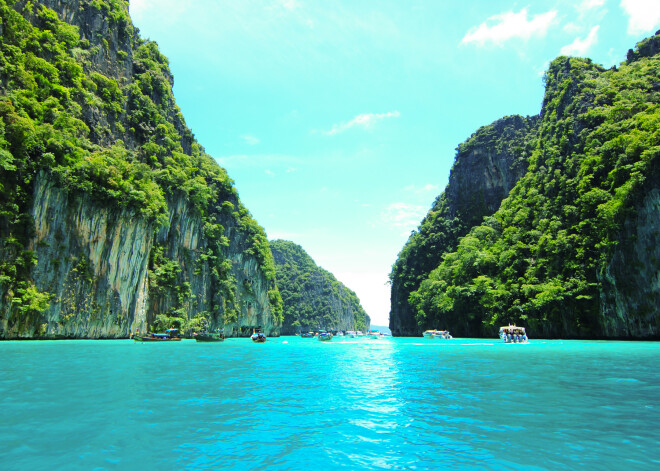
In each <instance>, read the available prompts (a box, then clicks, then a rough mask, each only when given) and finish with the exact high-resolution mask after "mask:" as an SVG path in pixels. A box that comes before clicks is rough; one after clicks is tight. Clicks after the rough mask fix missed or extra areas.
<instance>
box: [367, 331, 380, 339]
mask: <svg viewBox="0 0 660 471" xmlns="http://www.w3.org/2000/svg"><path fill="white" fill-rule="evenodd" d="M367 338H368V339H379V338H380V331H379V330H370V331H368V332H367Z"/></svg>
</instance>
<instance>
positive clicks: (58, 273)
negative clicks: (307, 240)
mask: <svg viewBox="0 0 660 471" xmlns="http://www.w3.org/2000/svg"><path fill="white" fill-rule="evenodd" d="M0 8H2V9H3V10H2V11H3V16H5V17H6V18H3V21H2V22H0V24H2V29H1V30H0V34H1V35H3V37H2V40H3V43H0V45H2V46H3V47H4V45H5V43H6V44H7V46H8V47H10V48H13V49H11V50H12V51H21V48H23V49H25V48H26V47H27V46H26V44H28V43H29V44H30V46H29V47H30V48H32V49H30V50H29V51H28V52H26V54H27V55H26V56H20V58H21V61H23V62H18V66H17V67H16V70H14V69H13V68H12V69H11V70H8V69H4V70H3V69H2V67H0V152H2V154H1V155H0V157H2V161H0V163H2V167H0V170H2V172H3V173H2V174H0V193H3V197H6V196H7V195H11V198H13V199H11V201H9V199H8V201H7V202H4V201H3V202H1V203H0V246H2V247H4V249H3V251H2V252H1V253H0V338H126V337H128V336H129V335H130V333H131V332H134V331H135V330H137V329H139V330H140V331H145V330H147V329H148V328H154V327H156V328H164V327H167V326H169V325H174V326H178V327H180V328H182V329H184V330H187V331H190V330H192V329H197V328H209V329H213V330H215V329H224V331H225V334H226V335H228V336H231V335H235V336H237V335H246V334H247V333H251V329H252V328H253V327H256V326H260V327H262V328H263V329H264V331H265V333H266V334H267V335H269V336H276V335H279V333H280V326H281V321H282V317H281V298H280V295H279V291H278V289H277V285H276V283H275V268H274V263H273V260H272V254H271V253H270V249H269V248H268V242H267V239H266V237H265V233H264V231H263V229H262V228H261V227H260V226H258V224H257V223H256V221H254V220H253V219H252V218H251V216H250V214H249V212H248V211H247V209H245V208H244V207H243V206H242V205H241V203H240V201H239V199H238V194H237V192H236V190H235V189H234V188H233V186H232V182H231V180H230V179H229V177H228V176H227V175H226V172H225V171H224V170H223V169H221V168H220V167H219V166H218V165H217V163H216V162H215V161H214V160H213V159H212V158H211V157H210V156H208V155H207V154H205V152H204V150H203V148H202V147H201V146H200V145H199V144H198V143H197V142H196V141H195V140H194V138H193V135H192V132H191V131H190V129H188V128H187V127H186V125H185V121H184V119H183V116H182V115H181V112H180V110H179V108H178V107H177V106H176V103H175V102H174V97H173V95H172V84H173V77H172V74H171V73H170V70H169V66H168V62H167V58H165V57H164V56H163V55H162V54H161V53H160V52H159V51H158V48H157V46H156V44H155V43H152V42H150V41H146V40H143V39H141V38H140V37H139V35H138V32H137V30H136V28H134V27H133V25H132V24H131V21H130V17H129V15H128V4H127V2H123V1H115V0H95V1H89V0H40V1H32V2H27V1H22V0H19V1H17V2H9V3H6V2H4V1H2V2H0ZM17 15H18V16H17ZM26 20H27V21H26ZM62 22H66V23H68V25H67V24H64V23H62ZM69 25H71V26H69ZM46 30H47V31H48V32H47V34H44V35H43V37H42V40H41V42H42V43H43V44H37V43H36V42H32V43H30V41H32V40H33V38H35V37H41V36H40V35H41V34H42V32H43V31H46ZM49 41H50V42H49ZM13 42H15V43H16V44H13ZM20 54H23V52H20ZM0 59H2V60H5V58H4V57H3V58H0ZM51 60H52V61H53V63H54V64H55V66H53V65H49V64H48V62H49V61H51ZM35 64H37V65H35ZM35 67H37V69H38V68H39V67H41V68H42V69H38V71H37V72H35V70H37V69H35ZM43 70H47V71H48V72H47V73H45V75H47V78H44V77H43V76H42V75H39V77H40V79H39V80H38V81H36V80H34V79H33V78H32V77H33V74H34V73H39V74H41V73H44V72H43ZM12 74H17V75H16V77H14V76H13V75H12ZM19 77H20V79H19ZM25 84H29V86H30V88H29V90H23V89H21V87H27V85H25ZM40 87H41V88H40ZM14 89H18V90H20V91H21V93H25V95H26V96H29V97H30V99H31V100H33V101H32V102H30V106H31V107H32V108H30V109H28V110H26V109H24V108H23V106H24V102H20V101H19V100H15V99H13V98H11V96H10V94H9V93H8V92H10V91H14ZM43 100H49V103H48V104H47V105H45V104H42V103H41V101H43ZM42 106H44V109H46V110H47V112H46V114H48V113H50V114H49V115H48V116H47V117H46V118H44V117H43V115H41V114H39V113H38V112H37V113H34V112H33V110H34V109H40V107H42ZM51 110H52V111H51ZM63 110H66V113H64V112H63ZM58 116H59V118H58ZM49 119H50V120H55V119H59V120H60V121H58V122H57V123H56V125H55V126H53V124H52V123H51V122H50V121H48V120H49ZM67 120H68V121H67ZM5 125H6V126H5ZM35 129H37V130H38V132H37V131H35ZM5 131H6V132H7V133H6V136H7V137H6V138H5ZM57 133H59V134H57ZM40 139H41V140H40ZM12 153H13V154H12ZM20 172H23V173H22V174H21V173H20ZM16 195H17V196H16ZM10 213H14V214H13V216H12V217H8V215H9V214H10Z"/></svg>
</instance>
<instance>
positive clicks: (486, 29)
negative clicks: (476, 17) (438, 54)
mask: <svg viewBox="0 0 660 471" xmlns="http://www.w3.org/2000/svg"><path fill="white" fill-rule="evenodd" d="M556 17H557V12H556V11H554V10H551V11H548V12H546V13H541V14H538V15H534V16H533V17H531V18H529V19H528V18H527V9H526V8H523V9H522V10H521V11H520V13H514V12H513V11H509V12H506V13H501V14H499V15H494V16H491V17H490V18H488V19H487V20H486V21H485V22H483V23H481V24H480V25H479V26H476V27H474V28H471V29H470V30H469V31H468V32H467V34H466V35H465V37H463V39H462V40H461V43H466V44H467V43H477V44H479V45H483V44H485V43H488V42H492V43H495V44H502V43H504V42H506V41H508V40H510V39H515V38H519V39H525V40H527V39H529V38H531V37H532V36H539V37H543V36H545V33H546V32H547V31H548V28H550V26H551V25H552V23H553V22H554V20H555V18H556Z"/></svg>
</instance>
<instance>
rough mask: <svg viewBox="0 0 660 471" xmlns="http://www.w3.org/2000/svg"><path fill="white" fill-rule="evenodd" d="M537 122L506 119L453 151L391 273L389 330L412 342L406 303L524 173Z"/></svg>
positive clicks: (414, 325) (415, 329) (413, 323)
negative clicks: (437, 191) (442, 181)
mask: <svg viewBox="0 0 660 471" xmlns="http://www.w3.org/2000/svg"><path fill="white" fill-rule="evenodd" d="M538 122H539V118H538V117H527V118H525V117H522V116H508V117H505V118H502V119H500V120H498V121H495V122H494V123H492V124H491V125H489V126H484V127H482V128H480V129H479V130H478V131H477V132H476V133H474V134H473V135H472V136H471V137H470V138H469V139H468V140H467V141H465V142H464V143H463V144H461V145H459V147H458V152H457V155H456V160H455V163H454V165H453V167H452V169H451V172H450V175H449V183H448V184H447V187H446V189H445V191H444V193H443V194H442V195H440V196H439V197H438V199H437V200H436V201H435V203H434V204H433V207H432V208H431V210H430V211H429V213H428V214H427V216H426V217H425V218H424V220H423V221H422V223H421V224H420V226H419V227H418V229H417V231H416V232H414V233H413V234H412V235H411V236H410V238H409V239H408V242H407V243H406V245H405V247H404V248H403V250H402V251H401V252H400V253H399V256H398V258H397V261H396V262H395V264H394V266H393V267H392V273H391V274H390V280H391V286H392V288H391V298H390V300H391V310H390V324H389V327H390V330H391V331H392V334H393V335H396V336H418V335H420V334H421V332H423V331H424V330H425V329H426V328H445V327H443V326H424V325H419V324H418V322H417V320H416V319H415V315H414V313H413V310H412V308H411V307H410V305H409V302H408V298H409V296H410V293H412V292H413V291H415V290H416V289H417V288H418V287H419V284H420V283H421V282H422V281H423V280H424V279H426V277H427V276H428V274H429V273H430V272H431V270H433V269H434V268H436V267H437V266H438V264H439V263H440V261H441V260H442V256H443V254H444V253H446V252H449V251H451V250H453V249H454V248H455V247H456V244H457V243H458V240H459V238H460V237H462V236H463V235H465V234H466V233H467V232H468V231H469V230H470V228H471V227H473V226H475V225H477V224H479V223H481V221H482V220H483V218H484V217H485V216H489V215H491V214H493V213H494V212H495V211H496V210H497V209H498V208H499V206H500V203H501V202H502V200H503V199H504V198H505V197H506V195H507V194H508V193H509V191H510V190H511V188H513V186H514V185H515V184H516V182H517V181H518V180H519V179H520V178H521V177H522V176H523V175H524V174H525V172H526V171H527V164H528V161H527V159H528V157H529V155H530V153H531V150H532V148H533V146H534V139H535V138H536V132H537V127H538Z"/></svg>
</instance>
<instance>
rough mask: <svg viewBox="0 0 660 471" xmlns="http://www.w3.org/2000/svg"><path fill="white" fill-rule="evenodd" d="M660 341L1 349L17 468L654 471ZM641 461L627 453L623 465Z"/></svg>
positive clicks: (84, 344)
mask: <svg viewBox="0 0 660 471" xmlns="http://www.w3.org/2000/svg"><path fill="white" fill-rule="evenodd" d="M659 354H660V345H659V344H656V343H643V342H635V343H632V342H628V343H621V342H552V341H538V342H534V341H532V342H530V343H529V344H527V345H504V344H502V343H498V342H491V341H489V340H464V339H454V340H453V341H441V342H438V341H432V340H431V341H424V340H422V339H419V340H417V339H380V340H368V339H359V340H349V339H344V340H341V339H333V341H331V342H319V341H316V340H314V339H300V338H293V337H291V338H285V339H284V338H283V339H271V341H269V342H267V343H265V344H253V343H252V342H250V341H249V340H247V339H228V340H227V341H225V342H223V343H222V344H207V345H204V344H196V343H195V342H192V341H183V342H180V343H177V344H175V345H169V344H168V345H143V344H134V343H131V342H128V341H103V342H93V341H78V342H67V341H63V342H2V343H0V355H2V358H3V362H2V363H1V364H0V395H2V397H3V402H4V410H3V421H1V422H0V454H1V455H2V456H3V469H31V468H36V469H44V468H48V469H58V468H59V469H71V468H74V469H75V468H80V469H95V468H100V469H103V468H120V469H132V468H135V469H137V468H143V467H144V463H149V465H150V466H157V467H158V468H160V469H219V468H222V469H268V470H272V469H287V470H288V469H307V468H308V467H310V466H313V467H315V468H319V469H331V468H332V469H336V468H346V469H437V468H438V466H439V462H438V459H439V458H438V457H441V461H442V463H441V464H442V467H443V468H449V469H452V468H454V469H464V468H470V467H477V468H481V469H574V468H576V467H585V468H586V469H620V465H621V463H622V461H621V460H622V459H623V460H624V461H625V467H626V469H627V470H634V469H649V468H653V467H655V466H654V465H657V464H658V462H659V461H660V456H659V454H660V452H659V450H660V447H659V446H658V444H659V443H660V432H658V428H657V427H656V424H657V423H658V421H659V420H660V412H659V411H660V408H658V407H657V397H659V394H660V378H659V373H658V370H657V367H656V362H657V358H658V355H659ZM622 457H625V458H622Z"/></svg>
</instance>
